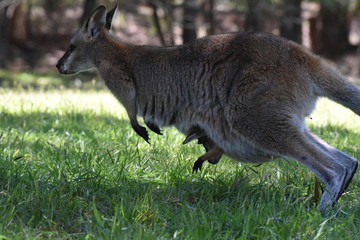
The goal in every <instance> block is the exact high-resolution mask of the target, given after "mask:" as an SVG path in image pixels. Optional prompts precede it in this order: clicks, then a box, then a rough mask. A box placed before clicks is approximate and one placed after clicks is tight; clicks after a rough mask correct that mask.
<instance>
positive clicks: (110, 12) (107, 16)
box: [105, 6, 118, 30]
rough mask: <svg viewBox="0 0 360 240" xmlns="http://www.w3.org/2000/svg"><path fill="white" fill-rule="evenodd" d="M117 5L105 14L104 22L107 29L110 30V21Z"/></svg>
mask: <svg viewBox="0 0 360 240" xmlns="http://www.w3.org/2000/svg"><path fill="white" fill-rule="evenodd" d="M117 8H118V6H115V7H114V8H113V9H111V10H110V11H109V12H108V13H107V14H106V23H105V28H106V29H107V30H110V28H111V22H112V19H113V17H114V15H115V13H116V11H117Z"/></svg>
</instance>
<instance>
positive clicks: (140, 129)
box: [132, 124, 150, 144]
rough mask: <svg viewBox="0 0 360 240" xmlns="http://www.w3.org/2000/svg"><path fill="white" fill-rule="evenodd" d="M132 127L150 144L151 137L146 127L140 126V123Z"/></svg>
mask: <svg viewBox="0 0 360 240" xmlns="http://www.w3.org/2000/svg"><path fill="white" fill-rule="evenodd" d="M132 128H133V129H134V131H135V132H136V133H137V134H138V135H139V136H141V137H142V138H143V139H144V140H145V141H146V142H147V143H148V144H150V138H149V134H148V132H147V131H146V128H144V127H142V126H140V125H139V124H133V125H132Z"/></svg>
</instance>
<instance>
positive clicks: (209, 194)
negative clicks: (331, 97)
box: [0, 89, 360, 239]
mask: <svg viewBox="0 0 360 240" xmlns="http://www.w3.org/2000/svg"><path fill="white" fill-rule="evenodd" d="M308 122H309V124H310V127H311V129H312V130H313V132H315V133H316V134H318V135H320V136H321V137H322V138H323V139H325V140H326V141H327V142H329V143H330V144H331V145H333V146H334V147H336V148H338V149H340V150H342V151H345V152H347V153H348V154H350V155H351V156H353V157H355V158H357V159H360V119H359V117H358V116H355V114H353V113H352V112H350V111H349V110H346V109H344V108H342V107H340V106H339V105H337V104H334V103H331V102H329V101H325V100H322V101H320V103H319V104H318V108H317V110H316V112H315V113H314V114H313V116H312V119H311V120H309V121H308ZM0 136H1V137H0V239H46V238H50V239H72V238H76V239H314V238H315V239H356V238H357V237H359V236H360V229H359V226H360V174H359V173H358V174H356V175H355V177H354V180H353V182H352V184H351V185H350V187H349V189H348V191H347V192H346V194H344V195H343V197H342V198H341V199H340V201H339V202H338V204H337V205H336V208H337V209H338V210H339V211H338V212H337V215H336V216H334V215H330V216H329V217H327V218H324V217H322V216H321V215H320V214H319V212H318V211H317V206H316V204H314V202H313V188H314V175H313V174H312V173H311V172H310V171H309V170H307V169H306V168H304V167H303V166H301V165H299V164H298V163H296V162H295V161H293V160H286V159H282V160H278V161H275V162H272V163H268V164H263V165H261V166H259V167H256V166H254V165H249V164H241V163H238V162H235V161H233V160H231V159H229V158H226V157H223V158H222V160H221V161H220V162H219V163H218V164H217V165H209V164H205V166H204V168H203V170H202V171H201V172H200V173H196V174H193V173H192V172H191V168H192V164H193V163H194V161H195V160H196V158H197V157H198V156H200V155H201V154H202V152H203V149H202V148H201V147H200V146H198V145H196V144H195V142H194V143H191V144H188V145H185V146H184V145H182V144H181V142H182V140H183V139H184V136H183V135H181V134H180V133H178V132H177V131H176V130H175V129H173V128H167V129H164V135H163V136H157V135H156V134H154V133H151V142H152V144H151V145H148V144H147V143H145V142H144V141H143V140H142V139H141V138H140V137H138V136H137V135H136V134H135V133H134V131H133V130H132V129H131V127H130V124H129V123H128V121H127V117H126V114H125V112H124V110H123V108H122V107H121V106H120V104H119V103H118V102H117V101H116V100H115V99H114V98H113V97H112V96H111V95H110V94H109V93H108V92H107V91H86V92H84V91H79V90H53V91H21V90H15V91H14V90H10V89H2V90H0Z"/></svg>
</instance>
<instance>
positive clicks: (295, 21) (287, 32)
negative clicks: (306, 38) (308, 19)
mask: <svg viewBox="0 0 360 240" xmlns="http://www.w3.org/2000/svg"><path fill="white" fill-rule="evenodd" d="M283 8H284V12H283V15H282V16H281V18H280V34H281V36H283V37H285V38H287V39H290V40H293V41H295V42H297V43H301V42H302V27H301V25H302V20H301V0H287V1H284V3H283Z"/></svg>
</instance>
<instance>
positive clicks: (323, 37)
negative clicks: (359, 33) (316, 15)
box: [319, 0, 349, 57]
mask: <svg viewBox="0 0 360 240" xmlns="http://www.w3.org/2000/svg"><path fill="white" fill-rule="evenodd" d="M348 4H349V1H326V0H322V1H321V9H320V21H321V31H320V42H321V46H320V49H319V53H321V54H323V55H326V56H328V57H336V56H339V55H340V54H341V53H343V52H344V51H345V50H346V49H347V47H348V46H349V41H348V37H349V22H348V15H347V13H348V10H347V9H348Z"/></svg>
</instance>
